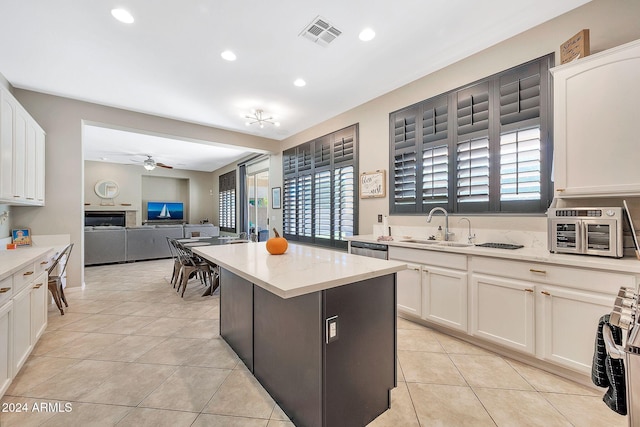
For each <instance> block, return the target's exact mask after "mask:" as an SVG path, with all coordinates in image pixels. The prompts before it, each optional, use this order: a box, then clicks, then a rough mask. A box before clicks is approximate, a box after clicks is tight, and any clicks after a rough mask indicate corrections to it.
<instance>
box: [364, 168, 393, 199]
mask: <svg viewBox="0 0 640 427" xmlns="http://www.w3.org/2000/svg"><path fill="white" fill-rule="evenodd" d="M386 195H387V180H386V174H385V171H384V170H377V171H375V172H363V173H361V174H360V198H361V199H370V198H374V197H385V196H386Z"/></svg>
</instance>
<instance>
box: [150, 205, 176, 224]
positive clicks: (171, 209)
mask: <svg viewBox="0 0 640 427" xmlns="http://www.w3.org/2000/svg"><path fill="white" fill-rule="evenodd" d="M182 219H184V203H182V202H147V220H149V221H156V220H157V221H174V220H182Z"/></svg>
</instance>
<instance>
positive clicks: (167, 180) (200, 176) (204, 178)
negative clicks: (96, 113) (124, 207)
mask: <svg viewBox="0 0 640 427" xmlns="http://www.w3.org/2000/svg"><path fill="white" fill-rule="evenodd" d="M213 176H214V175H213V173H212V172H197V171H188V170H180V169H164V168H155V169H154V170H152V171H147V170H146V169H145V168H143V167H142V166H141V165H124V164H117V163H107V162H95V161H85V162H84V183H85V185H84V204H85V206H86V205H87V203H88V204H89V207H94V206H99V205H100V203H101V199H100V198H99V197H98V196H97V195H96V193H95V191H94V187H95V184H96V183H97V182H98V181H100V180H103V179H108V180H112V181H115V182H116V183H117V184H118V186H119V188H120V194H119V195H118V197H116V198H115V199H114V203H115V205H116V207H117V206H118V205H120V204H122V203H125V204H131V208H135V209H137V221H136V222H137V224H138V225H140V223H141V221H142V220H144V219H145V217H144V214H145V205H144V204H143V202H144V201H148V200H151V199H153V200H158V201H160V200H166V201H183V202H184V203H185V208H186V210H187V217H186V218H185V219H186V220H187V221H188V222H190V223H195V224H197V223H199V222H200V221H201V220H202V219H204V218H208V219H209V220H210V221H211V220H212V218H213V215H214V205H217V194H218V193H217V191H216V192H213V189H214V187H213ZM184 187H186V188H184ZM211 193H213V195H212V194H211ZM214 200H215V203H214Z"/></svg>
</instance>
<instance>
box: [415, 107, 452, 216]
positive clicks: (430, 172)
mask: <svg viewBox="0 0 640 427" xmlns="http://www.w3.org/2000/svg"><path fill="white" fill-rule="evenodd" d="M448 121H449V103H448V97H447V96H441V97H439V98H436V99H434V100H432V101H428V102H425V103H423V104H422V150H421V151H422V159H421V160H422V170H421V171H418V172H421V173H422V182H421V184H422V186H421V188H422V204H423V206H424V209H423V210H430V209H431V208H433V207H434V206H442V207H448V202H449V144H448V137H449V126H448Z"/></svg>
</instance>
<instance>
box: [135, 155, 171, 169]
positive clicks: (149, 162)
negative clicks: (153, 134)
mask: <svg viewBox="0 0 640 427" xmlns="http://www.w3.org/2000/svg"><path fill="white" fill-rule="evenodd" d="M145 156H147V159H146V160H145V161H144V162H142V165H143V166H144V168H145V169H146V170H148V171H152V170H154V169H155V168H156V166H158V167H161V168H166V169H173V166H169V165H165V164H164V163H161V162H156V161H155V160H153V158H152V157H151V156H150V155H148V154H145Z"/></svg>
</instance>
